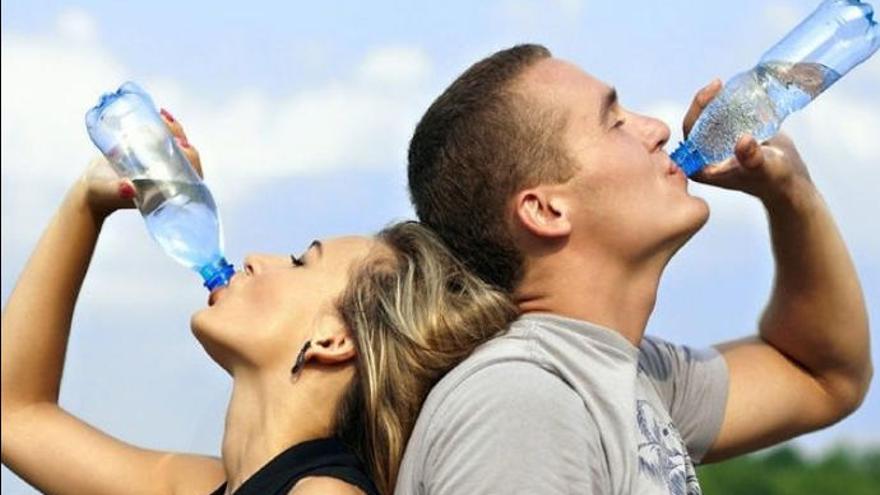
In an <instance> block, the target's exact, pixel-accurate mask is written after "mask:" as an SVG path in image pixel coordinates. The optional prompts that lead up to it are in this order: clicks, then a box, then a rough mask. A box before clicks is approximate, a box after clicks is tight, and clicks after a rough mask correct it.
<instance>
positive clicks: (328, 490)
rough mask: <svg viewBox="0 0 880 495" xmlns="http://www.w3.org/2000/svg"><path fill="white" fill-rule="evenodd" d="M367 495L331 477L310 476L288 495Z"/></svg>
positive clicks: (295, 486) (302, 480)
mask: <svg viewBox="0 0 880 495" xmlns="http://www.w3.org/2000/svg"><path fill="white" fill-rule="evenodd" d="M322 494H323V495H327V494H333V495H336V494H338V495H365V494H364V492H363V491H361V490H360V489H359V488H358V487H356V486H354V485H351V484H349V483H346V482H344V481H342V480H340V479H337V478H331V477H329V476H310V477H308V478H303V479H301V480H300V481H299V482H297V484H296V485H294V487H293V488H291V489H290V492H288V495H322Z"/></svg>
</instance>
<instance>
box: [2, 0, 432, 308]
mask: <svg viewBox="0 0 880 495" xmlns="http://www.w3.org/2000/svg"><path fill="white" fill-rule="evenodd" d="M99 38H100V33H99V32H98V29H97V27H96V24H95V21H94V20H93V19H92V17H91V16H89V15H88V14H87V13H86V12H85V11H82V10H67V11H64V12H63V13H62V14H61V15H60V16H59V17H58V19H57V22H56V30H55V32H52V33H48V34H44V35H29V36H22V35H17V34H7V33H4V34H3V37H2V51H3V57H2V122H3V125H2V132H0V134H2V150H0V154H2V159H0V168H2V183H3V184H2V191H3V210H2V238H3V241H2V247H3V252H4V258H5V257H6V255H7V254H10V253H15V254H16V255H17V256H16V257H17V258H18V257H20V256H23V253H24V252H25V251H26V250H27V249H29V248H30V247H32V246H33V245H34V243H35V242H36V239H37V235H38V234H39V232H40V231H41V230H42V228H43V227H44V226H45V225H46V223H47V221H48V219H49V217H50V215H51V214H52V213H53V211H54V209H55V208H56V206H57V204H58V203H59V202H60V200H61V198H62V195H63V194H64V192H65V191H66V189H67V188H68V187H69V186H70V184H72V183H73V181H74V180H75V178H76V177H77V176H79V175H80V174H81V173H82V171H83V170H84V168H85V164H86V163H87V162H88V160H89V159H90V157H92V156H94V155H95V154H96V153H97V151H96V149H95V148H94V146H93V145H92V143H91V142H90V141H89V139H88V135H87V133H86V130H85V124H84V114H85V111H86V110H87V109H88V107H89V106H91V105H92V104H93V103H94V102H95V101H96V100H97V97H98V95H100V94H101V93H102V92H105V91H108V90H112V89H114V88H115V87H116V86H117V85H118V84H120V83H121V82H123V81H124V80H125V79H126V78H127V74H128V73H129V70H127V68H126V67H125V66H124V65H123V64H122V63H120V62H118V61H117V59H116V58H115V56H114V54H113V53H111V52H109V51H107V50H106V49H105V48H103V47H102V45H101V44H100V42H99ZM430 72H431V62H430V60H429V59H428V57H427V55H426V54H425V53H424V52H423V51H421V50H419V49H417V48H414V47H406V46H390V47H379V48H376V49H374V50H371V51H368V52H367V53H366V54H365V56H364V58H363V60H362V62H361V63H360V64H359V65H358V66H356V67H354V68H353V70H352V71H351V73H350V74H349V75H348V77H345V78H343V79H341V80H334V81H329V82H326V83H324V84H321V85H319V86H315V87H311V88H306V89H303V90H301V91H299V92H296V93H291V94H287V95H282V96H280V97H270V96H268V95H267V94H265V93H264V92H262V91H259V90H255V89H248V88H243V89H241V90H239V91H237V92H236V93H235V94H232V95H230V96H229V97H228V98H227V99H226V101H225V102H224V103H223V104H222V105H216V104H212V103H211V102H209V101H207V100H206V99H205V98H203V97H202V96H201V95H200V93H199V91H198V89H197V88H188V87H185V86H184V85H182V84H180V83H179V82H177V81H175V80H174V78H173V77H171V76H170V75H169V74H156V75H154V76H153V77H150V78H148V79H145V80H143V81H140V82H141V83H142V85H143V86H144V87H145V88H146V89H147V90H148V91H150V92H151V93H152V95H153V97H154V101H156V103H157V104H158V105H160V106H162V107H165V108H168V109H169V110H171V111H172V113H174V114H175V116H177V117H178V118H180V119H181V121H182V122H183V124H184V126H185V127H186V129H187V133H188V135H189V137H190V141H191V142H192V143H193V144H194V145H195V146H197V147H198V149H199V150H200V152H201V154H202V161H203V164H204V167H205V171H206V178H207V180H208V182H209V185H210V187H211V188H212V190H213V191H214V194H215V196H216V197H217V198H218V200H220V203H221V207H223V208H231V207H233V206H234V203H235V202H236V200H237V199H239V198H243V197H246V196H247V195H248V194H250V192H252V188H253V187H255V185H256V184H264V183H265V182H266V181H267V180H271V179H272V178H277V177H289V176H291V175H296V174H313V173H322V172H326V171H329V170H344V169H346V168H349V169H350V168H353V167H402V166H403V164H404V163H405V150H406V143H407V142H408V138H409V135H410V133H411V130H412V127H413V126H414V124H415V122H416V120H417V118H418V116H419V113H420V111H421V109H422V107H423V106H424V103H425V101H426V93H425V88H424V85H425V83H426V80H427V78H428V76H429V75H430ZM130 217H131V218H130V219H128V220H125V222H132V223H131V224H130V225H128V226H127V227H126V229H107V231H106V232H105V234H104V235H103V236H102V241H101V247H100V248H101V249H102V250H103V251H104V253H105V254H104V256H107V258H110V259H113V258H114V257H118V256H120V255H124V256H125V259H126V260H128V261H127V262H128V263H130V262H131V261H132V260H135V259H140V258H142V257H153V258H155V257H156V255H155V251H156V250H157V248H156V247H155V246H154V245H153V243H152V242H151V241H149V240H148V238H147V236H146V234H145V233H143V228H142V227H140V226H138V225H137V223H138V222H139V220H138V219H137V217H136V215H131V216H130ZM114 221H116V220H114ZM131 229H135V230H136V231H138V232H141V233H142V234H143V235H141V237H139V238H138V239H139V240H138V241H137V242H132V240H131V237H130V234H131ZM162 261H168V260H164V259H163V260H162ZM158 269H160V270H164V269H167V270H169V276H170V271H172V270H180V268H178V267H175V266H174V265H173V264H171V263H170V261H168V262H167V263H166V264H165V265H161V268H158ZM102 270H103V271H102V273H103V275H101V276H100V277H95V278H94V282H91V283H92V284H94V287H93V288H92V289H89V285H88V284H87V290H95V291H96V293H100V294H104V295H105V297H104V298H103V300H102V301H103V302H104V303H107V304H114V303H118V302H123V301H121V300H116V301H114V300H113V295H114V294H119V298H123V295H125V296H124V297H125V298H129V299H130V298H131V297H132V292H131V291H132V290H135V288H134V287H133V286H132V284H131V283H130V281H129V279H128V278H127V272H125V271H124V270H121V269H120V267H111V266H110V265H109V264H108V265H107V266H105V267H104V268H103V269H102ZM105 275H106V276H105ZM116 275H118V276H116ZM157 278H158V277H157ZM4 281H6V279H4ZM187 282H190V281H189V280H187ZM156 283H159V282H156ZM139 284H140V285H139V286H138V287H137V288H136V290H139V291H141V292H140V295H141V296H143V297H139V298H137V300H140V301H145V304H148V305H149V304H159V302H157V301H156V299H155V298H156V297H162V296H161V294H167V293H169V290H168V289H167V288H161V287H153V286H150V285H149V284H142V283H141V282H140V281H139ZM172 292H173V290H172ZM150 294H152V296H151V295H150Z"/></svg>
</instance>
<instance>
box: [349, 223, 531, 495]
mask: <svg viewBox="0 0 880 495" xmlns="http://www.w3.org/2000/svg"><path fill="white" fill-rule="evenodd" d="M376 237H377V239H378V240H379V241H380V242H381V244H382V245H383V247H384V248H386V249H383V251H390V254H388V253H387V252H386V253H383V254H378V253H375V254H374V255H373V256H371V257H370V258H369V260H368V261H367V262H365V263H362V264H360V265H359V266H358V267H357V268H355V272H354V273H353V276H352V277H351V279H350V280H351V281H350V282H349V285H348V287H347V289H346V291H345V292H344V293H343V295H342V297H341V299H340V301H339V311H340V314H341V316H342V318H343V321H344V322H345V324H346V325H347V326H348V328H349V330H350V331H351V334H352V336H353V337H354V339H355V342H356V345H357V352H358V359H357V360H356V361H357V374H356V376H355V379H354V382H353V384H352V386H351V388H350V389H349V391H348V393H347V395H346V399H345V400H344V401H343V405H342V407H341V408H340V412H339V418H338V422H337V425H338V433H339V436H340V437H342V438H343V440H345V441H346V442H347V443H349V445H350V446H351V447H353V448H354V449H355V451H356V452H357V453H358V455H360V456H361V457H362V459H363V461H364V462H365V463H366V464H367V466H368V468H369V470H370V474H371V475H372V476H373V479H374V481H375V483H376V485H377V487H378V488H379V490H380V492H382V493H385V494H391V493H392V492H393V491H394V485H395V481H396V479H397V471H398V468H399V466H400V462H401V459H402V457H403V451H404V448H405V447H406V443H407V440H408V439H409V435H410V433H411V432H412V429H413V426H414V425H415V422H416V418H417V417H418V414H419V410H420V409H421V406H422V403H423V402H424V400H425V398H426V396H427V395H428V392H429V391H430V390H431V387H433V386H434V384H435V383H436V382H437V381H438V380H439V379H440V378H441V377H442V376H443V375H444V374H445V373H446V372H447V371H449V370H450V369H451V368H452V367H454V366H455V365H456V364H458V363H459V362H461V361H462V360H463V359H464V358H465V357H467V356H468V355H469V354H470V353H471V352H472V351H473V350H474V348H476V347H477V346H478V345H480V344H481V343H483V342H485V341H486V340H488V339H490V338H491V337H493V336H495V335H498V334H499V333H501V332H503V331H504V330H505V329H506V328H507V325H508V324H509V323H510V322H511V321H512V320H513V319H514V318H515V317H516V314H517V311H516V307H515V306H514V304H513V303H512V301H511V300H510V298H509V296H507V295H505V294H504V293H503V292H502V291H500V290H497V289H495V288H493V287H491V286H489V285H487V284H486V283H485V282H483V281H482V280H480V279H479V278H477V277H476V276H475V275H473V274H471V273H470V272H469V271H468V270H467V269H466V268H465V266H464V264H462V263H461V262H460V261H459V260H457V259H456V258H455V257H454V256H453V255H452V254H451V252H450V251H449V250H448V249H447V248H446V247H445V246H444V244H443V243H442V241H440V240H439V238H438V237H437V236H436V235H435V234H434V233H433V232H432V231H430V230H429V229H428V228H426V227H424V226H422V225H421V224H419V223H417V222H403V223H398V224H395V225H392V226H390V227H388V228H386V229H384V230H383V231H381V232H380V233H379V234H378V235H377V236H376Z"/></svg>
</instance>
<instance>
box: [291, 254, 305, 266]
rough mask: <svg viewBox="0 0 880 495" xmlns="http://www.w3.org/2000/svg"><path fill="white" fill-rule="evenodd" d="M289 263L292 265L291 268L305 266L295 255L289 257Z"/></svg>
mask: <svg viewBox="0 0 880 495" xmlns="http://www.w3.org/2000/svg"><path fill="white" fill-rule="evenodd" d="M290 262H291V263H292V264H293V266H303V265H305V263H303V260H302V258H300V257H297V256H296V255H295V254H291V255H290Z"/></svg>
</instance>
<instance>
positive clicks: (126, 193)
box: [119, 182, 134, 199]
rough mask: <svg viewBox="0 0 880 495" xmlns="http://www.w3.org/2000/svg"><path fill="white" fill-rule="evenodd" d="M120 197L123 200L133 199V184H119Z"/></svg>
mask: <svg viewBox="0 0 880 495" xmlns="http://www.w3.org/2000/svg"><path fill="white" fill-rule="evenodd" d="M119 197H121V198H122V199H131V198H133V197H134V188H133V187H131V184H129V183H127V182H123V183H122V184H119Z"/></svg>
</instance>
